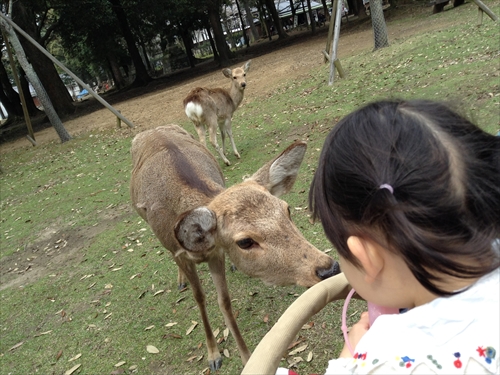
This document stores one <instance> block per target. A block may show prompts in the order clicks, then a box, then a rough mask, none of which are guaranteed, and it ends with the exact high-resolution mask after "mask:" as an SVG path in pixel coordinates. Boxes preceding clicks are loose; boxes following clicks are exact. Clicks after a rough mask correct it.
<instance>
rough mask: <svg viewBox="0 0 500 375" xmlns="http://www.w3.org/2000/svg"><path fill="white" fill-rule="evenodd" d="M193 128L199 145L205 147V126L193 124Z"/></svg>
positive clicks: (197, 123) (198, 123)
mask: <svg viewBox="0 0 500 375" xmlns="http://www.w3.org/2000/svg"><path fill="white" fill-rule="evenodd" d="M194 127H195V128H196V132H197V133H198V138H199V139H200V142H201V144H202V145H203V146H206V145H207V142H206V141H205V125H203V124H202V123H200V122H195V123H194Z"/></svg>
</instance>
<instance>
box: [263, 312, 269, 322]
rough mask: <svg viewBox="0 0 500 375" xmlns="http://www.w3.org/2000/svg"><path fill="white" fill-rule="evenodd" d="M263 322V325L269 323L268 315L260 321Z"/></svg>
mask: <svg viewBox="0 0 500 375" xmlns="http://www.w3.org/2000/svg"><path fill="white" fill-rule="evenodd" d="M262 320H263V321H264V323H267V322H268V321H269V314H266V315H265V316H264V319H262Z"/></svg>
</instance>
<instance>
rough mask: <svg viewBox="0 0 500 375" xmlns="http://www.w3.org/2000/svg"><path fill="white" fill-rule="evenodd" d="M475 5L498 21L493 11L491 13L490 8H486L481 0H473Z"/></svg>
mask: <svg viewBox="0 0 500 375" xmlns="http://www.w3.org/2000/svg"><path fill="white" fill-rule="evenodd" d="M473 1H474V2H475V3H476V4H477V6H478V7H479V8H480V9H481V10H482V11H483V12H484V13H486V14H487V15H488V16H490V18H491V19H492V20H493V21H495V22H496V21H498V17H497V15H496V14H495V13H493V12H492V11H491V9H490V8H488V7H487V6H486V5H485V4H484V3H483V2H482V1H481V0H473Z"/></svg>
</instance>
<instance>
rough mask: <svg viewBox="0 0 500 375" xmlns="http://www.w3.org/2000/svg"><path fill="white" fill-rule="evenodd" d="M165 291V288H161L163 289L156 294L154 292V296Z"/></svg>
mask: <svg viewBox="0 0 500 375" xmlns="http://www.w3.org/2000/svg"><path fill="white" fill-rule="evenodd" d="M164 291H165V290H164V289H161V290H159V291H157V292H155V294H153V297H154V296H156V295H157V294H160V293H163V292H164Z"/></svg>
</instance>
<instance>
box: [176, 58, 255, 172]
mask: <svg viewBox="0 0 500 375" xmlns="http://www.w3.org/2000/svg"><path fill="white" fill-rule="evenodd" d="M250 61H251V60H248V61H247V62H246V63H245V64H244V65H243V66H242V67H239V68H234V69H233V70H231V69H229V68H226V69H223V70H222V74H224V75H225V76H226V77H227V78H229V79H230V80H231V87H230V88H229V90H226V89H223V88H214V89H208V88H205V87H197V88H195V89H193V90H191V92H190V93H189V94H188V96H186V97H185V98H184V101H183V104H184V110H185V112H186V115H187V117H188V118H189V119H190V120H191V121H193V123H194V126H195V127H196V131H197V132H198V137H199V138H200V142H201V143H203V144H204V145H206V142H205V126H206V127H207V128H208V136H209V138H210V143H211V144H212V146H214V148H215V149H216V150H217V152H218V153H219V155H220V157H221V158H222V160H224V163H226V165H231V163H230V162H229V160H228V159H227V158H226V155H225V153H224V150H225V148H224V140H225V137H226V134H227V136H228V137H229V140H230V141H231V145H232V147H233V152H234V155H235V156H236V157H237V158H238V159H239V158H240V154H239V153H238V150H237V149H236V144H235V143H234V138H233V131H232V129H231V119H232V118H233V113H234V111H236V109H237V108H238V106H239V105H240V103H241V101H242V100H243V94H244V92H245V87H246V86H247V83H246V79H245V77H246V73H247V72H248V69H250ZM217 124H218V125H219V128H220V135H221V138H222V147H219V144H218V143H217Z"/></svg>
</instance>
